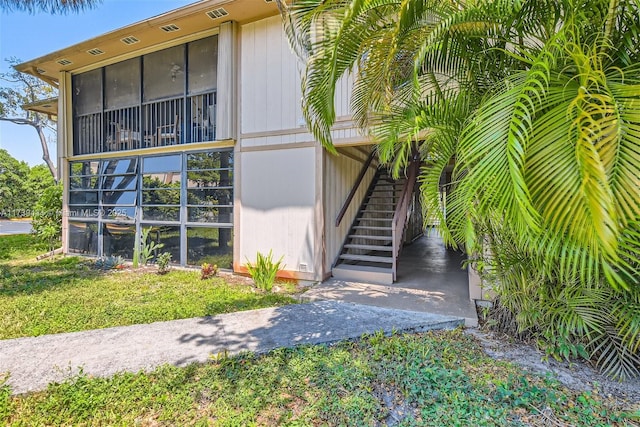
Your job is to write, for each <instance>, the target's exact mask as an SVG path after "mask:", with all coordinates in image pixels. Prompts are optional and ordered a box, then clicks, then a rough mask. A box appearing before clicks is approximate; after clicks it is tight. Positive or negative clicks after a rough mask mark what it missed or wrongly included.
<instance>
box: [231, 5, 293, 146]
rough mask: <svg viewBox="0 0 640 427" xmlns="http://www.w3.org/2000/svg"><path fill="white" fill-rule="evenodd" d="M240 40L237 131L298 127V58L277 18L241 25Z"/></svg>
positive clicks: (262, 130) (279, 19) (263, 130)
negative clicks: (239, 98)
mask: <svg viewBox="0 0 640 427" xmlns="http://www.w3.org/2000/svg"><path fill="white" fill-rule="evenodd" d="M240 40H241V43H242V49H241V55H240V68H241V71H240V76H241V77H240V78H241V82H242V93H241V95H240V97H241V113H240V115H241V126H242V128H241V132H242V133H245V134H246V133H255V132H265V131H275V130H280V129H293V128H296V127H299V124H298V121H299V118H300V117H301V116H302V114H301V110H300V96H299V93H300V74H299V68H298V60H297V58H296V56H295V55H294V53H293V52H292V51H291V49H290V48H289V45H288V42H287V39H286V36H285V34H284V31H283V29H282V21H281V18H280V17H279V16H274V17H271V18H267V19H263V20H261V21H257V22H253V23H250V24H246V25H244V26H243V27H242V33H241V36H240ZM274 143H280V141H277V142H274Z"/></svg>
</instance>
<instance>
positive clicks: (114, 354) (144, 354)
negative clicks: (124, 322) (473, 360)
mask: <svg viewBox="0 0 640 427" xmlns="http://www.w3.org/2000/svg"><path fill="white" fill-rule="evenodd" d="M463 323H464V320H463V319H462V318H460V317H454V316H442V315H436V314H428V313H418V312H412V311H405V310H395V309H389V308H381V307H373V306H366V305H359V304H352V303H346V302H336V301H321V302H314V303H308V304H296V305H289V306H285V307H276V308H266V309H261V310H252V311H244V312H238V313H230V314H222V315H219V316H213V317H203V318H194V319H184V320H174V321H170V322H157V323H151V324H145V325H133V326H121V327H115V328H107V329H98V330H92V331H84V332H74V333H67V334H57V335H44V336H40V337H34V338H17V339H11V340H2V341H0V373H1V372H7V371H8V372H10V374H11V376H10V378H9V384H10V385H11V387H12V388H13V391H14V392H15V393H24V392H28V391H35V390H41V389H43V388H45V387H46V385H47V384H48V383H50V382H59V381H62V380H64V379H65V378H69V377H71V376H73V375H74V374H76V373H77V372H78V370H79V367H82V369H83V371H84V373H85V374H87V375H91V376H98V377H106V376H110V375H113V374H115V373H116V372H120V371H129V372H137V371H139V370H141V369H143V370H150V369H153V368H156V367H158V366H160V365H163V364H167V363H168V364H173V365H178V366H184V365H187V364H190V363H193V362H205V361H207V360H208V359H209V357H210V355H215V354H220V353H222V352H225V351H226V352H228V354H237V353H240V352H243V351H252V352H256V353H263V352H267V351H269V350H272V349H274V348H278V347H292V346H295V345H298V344H320V343H332V342H336V341H340V340H344V339H352V338H358V337H360V336H361V335H362V334H366V333H373V332H376V331H379V330H382V331H384V332H385V333H387V334H388V333H390V332H391V331H392V330H397V331H406V332H420V331H426V330H431V329H445V328H454V327H456V326H458V325H461V324H463Z"/></svg>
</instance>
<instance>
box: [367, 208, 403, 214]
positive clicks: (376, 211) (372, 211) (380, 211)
mask: <svg viewBox="0 0 640 427" xmlns="http://www.w3.org/2000/svg"><path fill="white" fill-rule="evenodd" d="M395 212H396V211H383V210H380V209H369V210H366V209H365V210H363V211H360V213H363V214H366V213H395Z"/></svg>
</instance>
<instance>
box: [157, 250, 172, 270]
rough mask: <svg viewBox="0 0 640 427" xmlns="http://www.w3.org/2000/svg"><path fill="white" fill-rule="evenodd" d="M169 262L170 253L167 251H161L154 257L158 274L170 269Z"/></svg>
mask: <svg viewBox="0 0 640 427" xmlns="http://www.w3.org/2000/svg"><path fill="white" fill-rule="evenodd" d="M170 262H171V254H170V253H169V252H163V253H161V254H160V255H158V258H156V264H157V265H158V273H159V274H167V273H168V272H169V270H170V269H171V266H170V265H169V263H170Z"/></svg>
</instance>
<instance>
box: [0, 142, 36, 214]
mask: <svg viewBox="0 0 640 427" xmlns="http://www.w3.org/2000/svg"><path fill="white" fill-rule="evenodd" d="M28 175H29V165H27V164H26V163H25V162H19V161H18V160H16V159H14V158H13V157H12V156H11V155H10V154H9V153H8V152H7V150H3V149H0V216H6V217H20V216H29V207H31V206H33V204H32V203H31V202H30V201H29V197H30V196H29V194H28V193H26V192H25V191H24V189H25V185H26V181H27V177H28Z"/></svg>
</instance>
